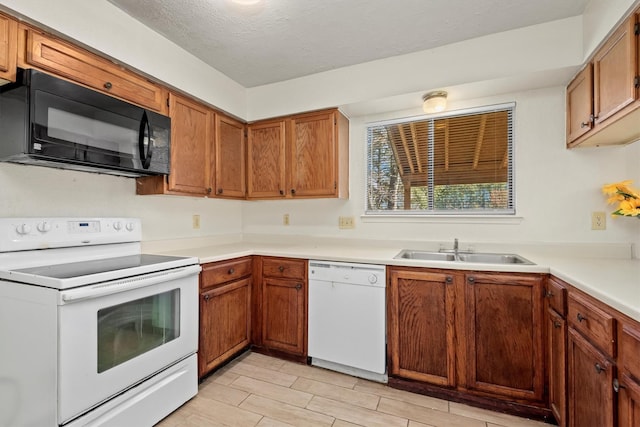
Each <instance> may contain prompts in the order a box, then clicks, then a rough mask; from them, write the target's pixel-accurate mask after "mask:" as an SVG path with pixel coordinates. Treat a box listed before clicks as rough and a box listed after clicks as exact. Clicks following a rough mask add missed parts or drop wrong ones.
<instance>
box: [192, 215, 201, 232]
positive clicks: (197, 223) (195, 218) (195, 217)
mask: <svg viewBox="0 0 640 427" xmlns="http://www.w3.org/2000/svg"><path fill="white" fill-rule="evenodd" d="M191 222H192V224H193V228H194V229H195V230H198V229H199V228H200V215H197V214H194V215H193V217H192V218H191Z"/></svg>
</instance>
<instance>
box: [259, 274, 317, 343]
mask: <svg viewBox="0 0 640 427" xmlns="http://www.w3.org/2000/svg"><path fill="white" fill-rule="evenodd" d="M306 293H307V287H306V285H305V283H304V282H303V281H302V280H292V279H274V278H270V277H266V278H264V279H263V282H262V315H263V319H262V342H263V344H264V345H265V346H266V347H269V348H272V349H276V350H282V351H286V352H288V353H292V354H296V355H304V354H305V351H306V349H305V347H306V346H305V335H306V334H305V331H306V329H307V325H306V323H307V322H306V320H307V314H306V305H307V303H306V301H307V298H306Z"/></svg>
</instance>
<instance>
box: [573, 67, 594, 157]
mask: <svg viewBox="0 0 640 427" xmlns="http://www.w3.org/2000/svg"><path fill="white" fill-rule="evenodd" d="M592 117H593V67H592V65H591V63H589V64H587V66H586V67H585V68H584V69H583V70H582V71H581V72H580V73H579V74H578V75H577V76H576V77H575V78H574V79H573V80H572V81H571V83H569V86H568V87H567V144H569V143H571V142H573V141H575V140H576V139H578V138H579V137H581V136H582V135H584V134H585V133H587V132H588V131H589V130H590V129H591V127H592V126H593V123H592Z"/></svg>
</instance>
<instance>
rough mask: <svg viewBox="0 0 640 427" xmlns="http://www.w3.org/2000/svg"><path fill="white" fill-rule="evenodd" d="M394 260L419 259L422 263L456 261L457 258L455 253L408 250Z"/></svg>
mask: <svg viewBox="0 0 640 427" xmlns="http://www.w3.org/2000/svg"><path fill="white" fill-rule="evenodd" d="M394 258H395V259H419V260H422V261H455V260H456V256H455V254H453V253H446V252H427V251H412V250H408V249H405V250H403V251H401V252H400V253H399V254H398V255H396V256H395V257H394Z"/></svg>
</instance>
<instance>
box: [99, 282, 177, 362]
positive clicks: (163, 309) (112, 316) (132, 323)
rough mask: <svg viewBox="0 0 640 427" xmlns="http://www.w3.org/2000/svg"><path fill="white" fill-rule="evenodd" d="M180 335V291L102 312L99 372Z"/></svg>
mask: <svg viewBox="0 0 640 427" xmlns="http://www.w3.org/2000/svg"><path fill="white" fill-rule="evenodd" d="M179 336H180V290H179V289H174V290H172V291H168V292H164V293H161V294H157V295H153V296H149V297H146V298H141V299H138V300H135V301H129V302H126V303H123V304H119V305H115V306H112V307H108V308H104V309H102V310H100V311H98V373H100V372H104V371H107V370H109V369H111V368H113V367H114V366H118V365H119V364H121V363H124V362H126V361H127V360H130V359H133V358H134V357H136V356H139V355H141V354H143V353H146V352H148V351H150V350H153V349H154V348H157V347H160V346H161V345H163V344H165V343H167V342H169V341H171V340H174V339H176V338H177V337H179Z"/></svg>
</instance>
